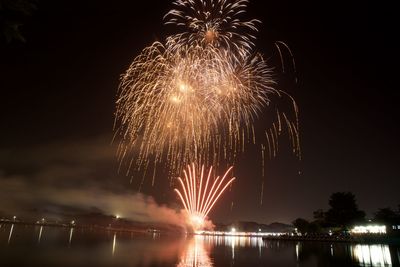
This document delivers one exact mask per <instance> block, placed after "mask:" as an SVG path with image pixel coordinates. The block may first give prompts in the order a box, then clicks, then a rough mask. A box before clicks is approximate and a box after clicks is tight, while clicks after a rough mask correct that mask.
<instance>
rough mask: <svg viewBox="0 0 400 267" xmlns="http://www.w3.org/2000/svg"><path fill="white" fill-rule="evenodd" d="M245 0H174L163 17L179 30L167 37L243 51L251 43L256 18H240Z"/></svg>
mask: <svg viewBox="0 0 400 267" xmlns="http://www.w3.org/2000/svg"><path fill="white" fill-rule="evenodd" d="M248 2H249V1H247V0H231V1H228V0H189V1H187V0H176V1H175V2H173V5H174V9H172V10H171V11H169V12H168V13H167V14H166V15H165V17H164V19H165V20H166V24H172V25H175V26H176V27H177V28H181V29H182V32H181V33H178V34H175V35H173V36H170V37H169V40H170V41H172V42H174V43H175V44H177V45H181V44H190V45H197V44H206V45H207V44H211V45H213V46H215V47H219V48H220V47H223V48H225V49H228V50H230V51H232V50H234V51H235V52H240V53H241V54H246V53H247V52H249V51H250V50H251V49H252V47H253V46H254V43H253V41H254V40H255V39H256V37H255V36H254V35H253V32H256V31H257V24H258V23H260V21H259V20H256V19H253V20H247V21H244V20H242V19H241V15H242V14H243V13H244V11H245V10H246V8H247V5H248Z"/></svg>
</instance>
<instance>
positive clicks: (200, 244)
mask: <svg viewBox="0 0 400 267" xmlns="http://www.w3.org/2000/svg"><path fill="white" fill-rule="evenodd" d="M209 254H210V251H209V250H208V248H207V247H206V246H205V244H204V240H203V238H202V237H201V236H195V237H194V238H193V239H192V240H190V241H189V243H188V244H187V247H186V249H185V250H184V252H183V254H182V257H181V261H180V262H179V264H178V265H177V267H213V266H214V265H213V263H212V261H211V259H210V256H209Z"/></svg>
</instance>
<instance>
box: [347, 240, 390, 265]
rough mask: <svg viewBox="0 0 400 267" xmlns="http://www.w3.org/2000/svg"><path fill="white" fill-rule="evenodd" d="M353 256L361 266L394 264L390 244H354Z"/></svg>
mask: <svg viewBox="0 0 400 267" xmlns="http://www.w3.org/2000/svg"><path fill="white" fill-rule="evenodd" d="M351 256H352V258H353V259H354V260H355V261H356V262H357V263H359V264H360V265H361V266H372V267H380V266H382V267H387V266H392V259H391V256H390V250H389V246H388V245H354V246H353V247H352V250H351Z"/></svg>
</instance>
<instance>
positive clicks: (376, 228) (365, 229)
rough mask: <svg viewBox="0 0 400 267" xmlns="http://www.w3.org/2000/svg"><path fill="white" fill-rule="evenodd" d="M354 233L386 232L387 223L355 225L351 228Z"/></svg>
mask: <svg viewBox="0 0 400 267" xmlns="http://www.w3.org/2000/svg"><path fill="white" fill-rule="evenodd" d="M351 232H352V233H354V234H386V226H385V225H366V226H355V227H354V228H353V229H351Z"/></svg>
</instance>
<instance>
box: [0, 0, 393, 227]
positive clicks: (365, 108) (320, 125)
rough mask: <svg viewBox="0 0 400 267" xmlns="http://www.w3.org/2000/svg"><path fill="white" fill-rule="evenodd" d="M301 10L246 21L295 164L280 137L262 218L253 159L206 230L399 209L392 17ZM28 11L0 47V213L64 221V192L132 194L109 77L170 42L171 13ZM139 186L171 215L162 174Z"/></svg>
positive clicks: (247, 159)
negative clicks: (342, 198) (17, 38)
mask: <svg viewBox="0 0 400 267" xmlns="http://www.w3.org/2000/svg"><path fill="white" fill-rule="evenodd" d="M138 2H141V3H140V4H138ZM303 2H304V1H296V3H292V2H289V1H265V0H253V1H250V6H249V10H248V13H247V15H246V17H247V18H257V19H260V20H261V21H262V22H263V23H262V25H261V26H260V27H259V28H260V31H259V33H258V35H257V37H258V40H257V42H256V45H257V49H258V50H259V51H260V52H262V53H263V54H264V55H265V58H267V59H270V62H271V64H272V65H273V66H275V67H276V69H275V71H276V72H277V77H278V79H279V83H278V86H279V87H280V88H281V89H283V90H285V91H287V92H289V93H290V94H291V95H292V96H294V97H295V99H296V101H297V104H298V106H299V108H300V136H301V146H302V151H303V155H302V160H298V159H297V158H296V157H295V156H293V155H292V154H291V153H290V152H288V149H287V147H286V149H285V141H287V139H285V138H283V139H282V140H281V142H280V143H281V144H282V150H281V153H280V154H279V155H278V157H277V158H275V159H272V160H270V161H268V162H267V169H266V172H267V173H266V177H265V190H264V198H263V205H260V186H261V181H262V178H261V171H260V168H261V167H260V164H261V163H260V159H259V152H258V150H256V149H249V151H248V152H247V153H245V154H244V155H241V157H240V158H239V160H238V162H237V164H236V165H235V176H237V178H238V179H237V181H236V182H235V184H234V186H233V188H232V191H231V192H228V193H227V194H226V195H225V196H224V197H223V200H222V201H221V202H220V203H218V205H217V206H216V208H215V210H214V211H213V212H212V213H211V214H210V217H211V219H213V220H214V221H217V222H230V221H237V220H247V221H258V222H263V223H270V222H274V221H281V222H291V221H292V220H294V219H295V218H297V217H305V218H311V217H312V212H313V211H314V210H316V209H319V208H323V209H326V208H327V207H328V198H329V195H330V194H331V193H333V192H337V191H352V192H353V193H355V195H356V197H357V201H358V204H359V208H361V209H363V210H365V211H366V212H367V214H368V215H369V216H372V214H373V212H374V211H376V210H377V209H378V208H380V207H388V206H390V207H393V208H395V207H397V204H400V194H399V193H398V191H399V188H400V182H399V180H400V179H399V174H398V173H399V172H398V166H399V163H400V157H399V148H400V140H399V136H400V130H399V125H398V123H399V121H400V120H399V114H400V112H399V111H398V103H397V102H398V99H399V97H400V93H399V90H398V89H399V87H398V82H397V80H398V79H397V78H398V73H397V72H398V69H399V68H398V62H399V61H398V58H399V57H398V53H399V52H398V47H399V46H398V43H396V41H395V38H396V34H397V31H398V30H397V29H395V15H394V10H395V9H394V8H393V7H391V6H383V4H382V5H381V6H375V5H372V4H368V3H366V2H365V1H363V2H362V1H353V2H352V3H347V2H345V1H331V2H326V1H325V2H319V3H312V2H307V3H303ZM37 7H38V9H37V10H36V11H35V12H34V14H33V15H32V16H31V17H30V18H28V19H27V21H26V23H25V24H24V25H23V26H21V31H22V33H23V35H24V37H25V38H26V40H27V41H26V43H20V42H12V43H9V44H5V43H4V42H3V43H1V44H0V90H1V97H0V114H1V115H0V118H1V120H0V121H1V126H0V129H1V131H0V200H1V203H0V212H3V213H5V214H7V213H13V212H16V213H20V214H23V213H24V212H26V211H27V210H30V209H32V208H37V209H39V210H40V209H46V212H48V211H49V210H51V211H55V212H59V213H62V208H60V207H59V206H60V205H61V203H63V200H66V199H67V198H69V196H70V195H69V194H63V193H62V192H64V193H65V192H69V193H71V192H79V193H77V194H82V195H85V192H87V193H88V194H93V195H96V196H98V197H99V198H101V197H102V194H104V195H106V196H107V199H113V196H116V198H118V199H119V200H121V199H122V198H119V197H118V196H121V195H122V196H125V195H129V194H131V195H133V194H134V192H135V191H136V190H137V189H138V186H137V184H138V183H140V179H141V176H139V175H138V176H137V177H134V180H133V182H132V183H130V177H126V176H124V175H123V174H118V173H117V167H118V162H117V160H116V157H115V147H114V146H113V145H111V139H112V135H113V121H114V111H115V104H114V103H115V100H116V93H117V89H118V84H119V77H120V75H121V74H122V73H123V72H124V71H125V70H126V69H127V67H128V66H129V65H130V63H131V62H132V60H133V59H134V58H135V56H137V55H138V54H139V53H140V51H141V50H142V49H143V48H144V47H145V46H147V45H150V44H151V43H152V42H154V41H156V40H161V41H162V40H163V39H164V38H165V37H166V36H167V35H168V34H169V33H171V28H170V27H165V26H164V25H163V16H164V14H165V13H166V12H167V11H168V10H169V9H170V8H171V1H167V0H157V1H156V0H148V1H39V2H38V4H37ZM275 41H284V42H285V43H286V44H288V45H289V46H290V48H291V50H292V52H293V54H294V57H295V60H296V64H297V74H295V73H294V71H289V72H287V73H286V74H279V73H280V72H281V68H280V65H279V60H276V57H277V51H276V49H274V42H275ZM296 75H297V78H298V83H297V84H296V83H295V82H294V80H295V79H294V77H295V76H296ZM262 123H263V121H262V116H261V119H260V121H258V122H257V124H258V125H262ZM288 142H289V141H287V143H288ZM149 180H151V179H146V181H145V187H144V190H143V193H145V194H146V195H148V196H151V197H153V198H154V199H155V200H156V201H157V202H158V203H159V204H163V205H168V206H169V207H172V208H177V207H179V202H178V199H177V198H176V196H175V195H174V194H173V192H172V188H169V187H166V186H165V180H166V174H165V173H163V172H160V173H159V174H158V176H157V179H156V185H155V187H151V186H150V181H149ZM144 198H146V197H144ZM56 199H57V201H55V200H56ZM91 199H93V198H91ZM127 199H130V200H132V199H133V201H134V198H132V199H131V198H129V197H128V198H127ZM146 199H147V198H146ZM84 201H87V200H86V199H85V198H83V202H84ZM110 201H112V200H110ZM147 201H150V200H147ZM232 201H233V207H231V204H232ZM52 202H53V203H52ZM55 202H57V203H55ZM121 202H122V204H121V205H127V206H130V205H132V206H134V204H132V203H131V202H128V201H121ZM26 203H29V205H31V206H30V207H24V206H25V205H26ZM57 204H58V205H57ZM64 204H65V203H64ZM65 205H66V206H68V205H75V206H79V205H78V204H77V203H66V204H65ZM88 205H89V204H88ZM90 205H92V206H95V205H96V203H95V201H93V203H90ZM114 210H115V212H120V211H118V205H112V207H111V208H110V209H109V210H104V211H105V212H114ZM121 210H124V208H121ZM133 217H134V216H133Z"/></svg>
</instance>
